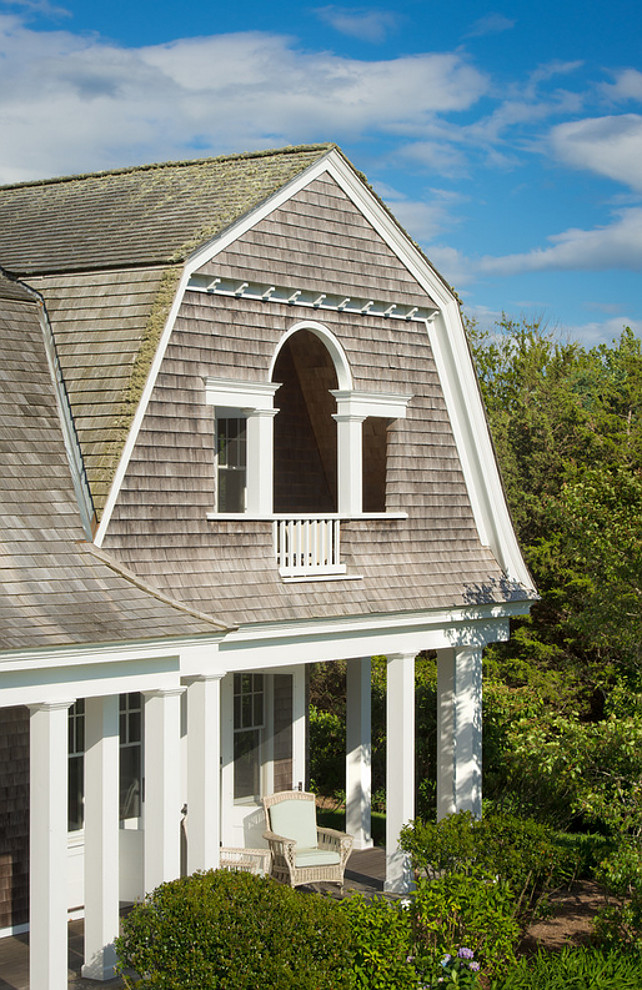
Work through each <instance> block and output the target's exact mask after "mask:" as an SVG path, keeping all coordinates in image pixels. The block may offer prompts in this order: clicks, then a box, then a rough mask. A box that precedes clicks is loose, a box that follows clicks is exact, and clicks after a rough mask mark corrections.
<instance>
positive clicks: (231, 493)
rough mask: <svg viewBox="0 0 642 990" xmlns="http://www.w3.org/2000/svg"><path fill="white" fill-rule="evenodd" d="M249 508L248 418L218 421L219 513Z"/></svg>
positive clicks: (240, 417) (217, 476) (217, 470)
mask: <svg viewBox="0 0 642 990" xmlns="http://www.w3.org/2000/svg"><path fill="white" fill-rule="evenodd" d="M246 508H247V419H246V417H245V416H218V417H217V419H216V511H217V512H245V510H246Z"/></svg>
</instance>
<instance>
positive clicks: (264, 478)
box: [205, 378, 280, 519]
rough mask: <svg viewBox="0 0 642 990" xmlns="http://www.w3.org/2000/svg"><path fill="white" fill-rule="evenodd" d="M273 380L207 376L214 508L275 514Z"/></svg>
mask: <svg viewBox="0 0 642 990" xmlns="http://www.w3.org/2000/svg"><path fill="white" fill-rule="evenodd" d="M279 387H280V386H279V385H278V384H276V383H273V382H239V381H236V380H231V379H225V378H206V379H205V402H206V403H207V404H208V405H211V406H214V411H215V412H214V416H215V426H214V430H215V443H214V454H215V457H214V461H215V463H214V472H215V478H214V486H215V489H216V491H215V498H214V510H215V511H214V512H209V513H208V519H216V518H217V517H218V516H226V515H227V516H238V515H243V514H247V515H249V516H258V517H265V516H270V515H271V513H272V473H273V446H274V437H273V432H274V427H273V420H274V417H275V416H276V414H277V412H278V410H277V409H275V408H274V396H275V394H276V391H277V389H278V388H279Z"/></svg>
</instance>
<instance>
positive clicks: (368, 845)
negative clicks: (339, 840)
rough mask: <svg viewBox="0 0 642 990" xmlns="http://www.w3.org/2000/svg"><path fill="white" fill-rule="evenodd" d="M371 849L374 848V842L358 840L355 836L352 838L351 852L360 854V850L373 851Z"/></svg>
mask: <svg viewBox="0 0 642 990" xmlns="http://www.w3.org/2000/svg"><path fill="white" fill-rule="evenodd" d="M373 848H374V842H373V840H372V839H360V838H358V836H356V835H355V836H354V839H353V842H352V849H353V850H355V849H356V850H358V851H359V852H360V851H361V850H362V849H373Z"/></svg>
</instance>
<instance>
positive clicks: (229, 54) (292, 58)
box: [0, 16, 487, 182]
mask: <svg viewBox="0 0 642 990" xmlns="http://www.w3.org/2000/svg"><path fill="white" fill-rule="evenodd" d="M486 87H487V80H486V78H485V77H484V76H483V75H482V74H481V73H480V72H478V71H477V70H476V69H475V68H473V67H472V66H470V65H469V64H468V63H467V62H466V60H465V58H464V57H463V56H462V55H460V54H457V53H455V54H431V53H426V54H419V55H412V56H403V57H399V58H395V59H390V60H378V61H365V60H358V59H352V58H342V57H340V56H337V55H333V54H331V53H326V52H319V53H314V52H313V53H309V52H301V51H299V50H297V49H296V48H295V47H294V44H293V42H292V40H291V39H289V38H287V37H285V36H282V35H273V34H267V33H261V32H246V33H238V34H228V35H219V36H213V37H206V38H195V39H185V40H180V41H175V42H172V43H170V44H164V45H157V46H150V47H145V48H138V49H137V48H123V47H119V46H118V45H110V44H108V43H106V42H104V41H102V40H100V39H99V38H95V37H80V36H75V35H73V34H71V33H69V32H64V31H50V32H34V31H30V30H29V29H28V28H27V27H25V26H24V24H22V23H21V22H20V21H19V19H18V18H17V17H9V16H4V17H3V16H0V127H2V135H3V140H2V144H1V146H0V181H5V182H9V181H14V180H18V179H28V178H35V177H38V176H43V175H51V174H54V173H60V172H67V171H78V170H79V169H95V168H101V167H111V166H113V165H124V164H129V163H134V162H140V161H141V160H148V161H149V160H159V159H167V158H174V157H189V156H190V155H192V154H194V153H195V152H197V153H199V154H218V153H221V152H224V151H230V150H238V149H239V148H243V149H247V148H259V147H272V146H275V145H277V144H287V143H290V142H293V143H300V142H302V141H316V140H331V139H333V140H339V141H341V140H342V139H344V138H347V139H349V140H350V141H351V142H353V141H356V140H358V139H359V137H361V136H363V135H364V134H366V133H368V134H370V135H372V134H375V133H379V134H381V133H391V132H394V133H397V134H404V133H406V134H408V135H411V134H413V135H414V134H415V133H417V132H421V131H422V129H423V128H425V127H426V126H427V124H428V123H429V122H430V121H432V120H434V119H435V117H436V115H438V114H439V113H444V112H449V111H452V110H463V109H466V108H468V107H470V106H471V105H472V104H473V103H474V102H475V101H476V100H477V99H478V98H479V97H480V95H481V94H482V93H483V92H484V91H485V89H486Z"/></svg>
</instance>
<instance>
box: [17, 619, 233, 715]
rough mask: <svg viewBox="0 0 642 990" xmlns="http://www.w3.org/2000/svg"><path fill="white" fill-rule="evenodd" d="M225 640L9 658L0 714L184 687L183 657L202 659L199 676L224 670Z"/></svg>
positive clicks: (44, 652)
mask: <svg viewBox="0 0 642 990" xmlns="http://www.w3.org/2000/svg"><path fill="white" fill-rule="evenodd" d="M220 640H221V636H220V635H217V637H216V638H212V637H208V636H205V637H202V638H201V639H197V638H190V639H183V638H181V639H180V640H176V641H174V642H172V643H168V642H167V641H162V640H158V641H156V642H152V643H145V644H122V645H118V644H116V645H111V646H109V647H106V646H102V647H78V648H76V649H69V648H59V649H57V650H51V649H49V650H40V651H31V652H30V653H28V654H27V653H22V654H18V653H15V654H10V653H6V654H5V655H4V656H3V657H2V659H0V708H5V707H10V706H12V705H26V704H35V703H38V702H42V701H55V700H59V699H61V698H67V697H69V696H73V697H76V698H84V697H99V696H104V695H112V694H124V693H128V692H131V691H143V690H148V691H149V690H156V689H162V688H165V689H168V688H175V687H179V686H180V676H181V665H182V661H183V659H184V657H188V658H190V657H192V656H198V657H199V667H200V672H201V673H203V672H209V671H215V670H217V669H218V667H220V663H219V661H218V647H219V643H220Z"/></svg>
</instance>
